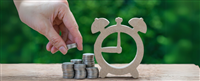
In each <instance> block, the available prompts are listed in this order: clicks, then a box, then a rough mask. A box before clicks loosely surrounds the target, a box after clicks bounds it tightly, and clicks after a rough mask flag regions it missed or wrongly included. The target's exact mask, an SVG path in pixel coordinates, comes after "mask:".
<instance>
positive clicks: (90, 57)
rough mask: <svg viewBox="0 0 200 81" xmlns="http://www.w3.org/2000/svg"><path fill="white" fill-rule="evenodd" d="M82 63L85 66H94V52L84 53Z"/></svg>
mask: <svg viewBox="0 0 200 81" xmlns="http://www.w3.org/2000/svg"><path fill="white" fill-rule="evenodd" d="M82 60H83V63H84V64H85V65H86V66H87V67H94V65H95V63H94V54H93V53H84V54H83V57H82Z"/></svg>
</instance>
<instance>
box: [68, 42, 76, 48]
mask: <svg viewBox="0 0 200 81" xmlns="http://www.w3.org/2000/svg"><path fill="white" fill-rule="evenodd" d="M76 47H77V46H76V43H72V44H68V45H67V49H68V50H69V49H72V48H76Z"/></svg>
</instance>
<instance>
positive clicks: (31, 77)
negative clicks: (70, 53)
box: [0, 64, 200, 81]
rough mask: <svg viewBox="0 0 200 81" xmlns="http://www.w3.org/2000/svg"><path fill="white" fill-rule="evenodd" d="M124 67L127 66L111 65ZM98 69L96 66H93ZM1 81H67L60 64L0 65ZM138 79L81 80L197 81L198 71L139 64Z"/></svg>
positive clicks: (188, 66) (193, 67)
mask: <svg viewBox="0 0 200 81" xmlns="http://www.w3.org/2000/svg"><path fill="white" fill-rule="evenodd" d="M113 65H114V66H124V65H127V64H113ZM95 66H96V67H98V68H99V69H101V68H100V67H99V65H98V64H96V65H95ZM0 69H1V71H0V72H1V77H0V80H1V81H69V80H76V79H63V78H62V68H61V64H1V67H0ZM137 69H138V71H139V78H138V79H134V78H132V77H131V75H130V74H125V75H118V76H117V75H112V74H108V75H107V77H106V78H103V79H102V78H98V79H83V80H96V81H100V80H106V81H108V80H109V81H110V80H134V81H144V80H158V81H160V80H162V81H163V80H166V81H173V80H176V81H177V80H178V81H199V77H200V76H199V72H200V69H199V67H198V66H196V65H194V64H140V65H139V66H138V68H137Z"/></svg>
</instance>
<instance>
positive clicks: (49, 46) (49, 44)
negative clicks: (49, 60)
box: [46, 42, 53, 51]
mask: <svg viewBox="0 0 200 81" xmlns="http://www.w3.org/2000/svg"><path fill="white" fill-rule="evenodd" d="M52 46H53V45H52V44H51V43H50V42H48V43H47V45H46V49H47V51H51V48H52Z"/></svg>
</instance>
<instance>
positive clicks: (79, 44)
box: [75, 38, 83, 51]
mask: <svg viewBox="0 0 200 81" xmlns="http://www.w3.org/2000/svg"><path fill="white" fill-rule="evenodd" d="M75 42H76V44H77V45H78V46H77V48H78V50H80V51H81V50H83V45H82V39H81V40H80V39H78V38H76V39H75Z"/></svg>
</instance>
